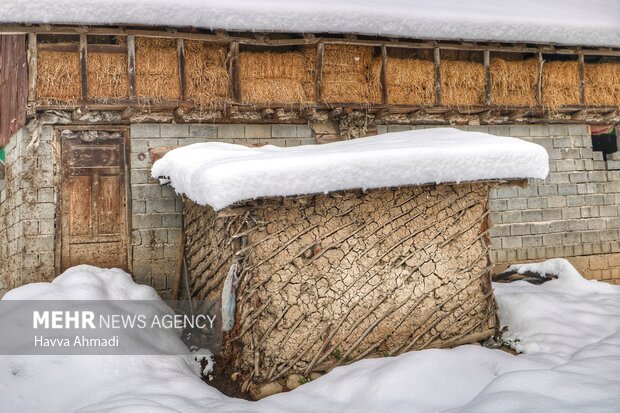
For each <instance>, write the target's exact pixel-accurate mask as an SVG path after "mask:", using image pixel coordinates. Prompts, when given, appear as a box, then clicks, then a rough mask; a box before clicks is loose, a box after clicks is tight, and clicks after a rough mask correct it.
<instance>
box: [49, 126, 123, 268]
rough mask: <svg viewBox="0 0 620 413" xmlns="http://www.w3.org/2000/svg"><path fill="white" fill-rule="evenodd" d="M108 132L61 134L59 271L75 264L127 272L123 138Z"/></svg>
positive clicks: (121, 135)
mask: <svg viewBox="0 0 620 413" xmlns="http://www.w3.org/2000/svg"><path fill="white" fill-rule="evenodd" d="M111 135H112V134H110V133H101V134H97V132H95V131H89V132H88V133H87V134H82V133H81V132H75V133H65V132H63V134H62V137H61V147H62V171H63V175H62V182H61V212H60V216H61V229H60V239H61V257H60V263H61V265H60V269H61V271H64V270H65V269H67V268H69V267H72V266H75V265H78V264H91V265H95V266H98V267H102V268H110V267H115V268H122V269H124V270H129V268H128V267H129V265H128V264H129V259H128V246H129V241H128V240H129V229H128V220H127V193H126V188H127V183H126V180H127V176H126V166H125V161H124V160H125V136H124V135H123V134H120V133H115V134H113V135H112V137H111ZM83 136H86V137H88V139H87V140H86V141H85V140H82V137H83ZM93 136H101V137H102V138H101V139H99V138H96V139H93Z"/></svg>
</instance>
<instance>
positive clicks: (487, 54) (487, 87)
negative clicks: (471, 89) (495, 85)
mask: <svg viewBox="0 0 620 413" xmlns="http://www.w3.org/2000/svg"><path fill="white" fill-rule="evenodd" d="M490 62H491V51H489V50H485V51H484V104H485V105H491V68H490V66H491V63H490Z"/></svg>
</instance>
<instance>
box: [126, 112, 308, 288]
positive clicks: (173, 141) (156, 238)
mask: <svg viewBox="0 0 620 413" xmlns="http://www.w3.org/2000/svg"><path fill="white" fill-rule="evenodd" d="M130 135H131V178H130V179H131V193H132V196H131V198H132V199H131V209H132V243H133V274H134V277H135V279H136V281H137V282H139V283H143V284H149V285H152V286H154V287H155V288H156V289H157V290H158V291H159V292H160V293H161V294H162V295H163V296H164V297H165V296H166V295H168V294H169V293H170V291H171V289H172V285H173V282H174V274H175V271H176V265H177V257H178V255H179V248H180V243H181V226H182V214H181V211H182V209H181V208H182V204H181V200H180V199H179V198H178V197H177V196H176V194H175V193H174V190H173V189H172V188H170V187H169V186H163V187H162V186H161V185H160V184H159V182H158V181H157V180H155V179H153V178H151V166H152V162H151V157H150V154H149V149H155V148H162V147H177V146H184V145H189V144H192V143H199V142H227V143H238V144H271V145H277V146H282V147H287V146H299V145H306V144H314V143H315V139H314V138H313V137H312V130H311V129H310V128H309V127H308V126H307V125H264V124H248V125H241V124H208V125H205V124H183V125H175V124H135V125H132V126H131V131H130Z"/></svg>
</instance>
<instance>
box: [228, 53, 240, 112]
mask: <svg viewBox="0 0 620 413" xmlns="http://www.w3.org/2000/svg"><path fill="white" fill-rule="evenodd" d="M229 54H230V66H229V67H228V74H229V77H230V95H231V96H232V99H233V101H235V102H241V79H240V73H239V70H240V67H239V42H231V43H230V51H229Z"/></svg>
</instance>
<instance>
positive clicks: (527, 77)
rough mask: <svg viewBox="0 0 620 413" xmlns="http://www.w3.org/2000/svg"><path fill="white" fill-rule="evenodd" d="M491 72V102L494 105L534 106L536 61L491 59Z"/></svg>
mask: <svg viewBox="0 0 620 413" xmlns="http://www.w3.org/2000/svg"><path fill="white" fill-rule="evenodd" d="M489 70H490V72H491V102H492V103H493V104H494V105H507V106H514V105H519V106H521V105H523V106H525V105H527V106H536V104H537V102H536V89H537V87H538V61H537V60H536V59H529V60H521V61H508V60H504V59H493V60H491V65H490V67H489Z"/></svg>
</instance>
